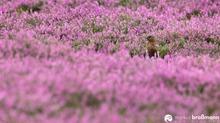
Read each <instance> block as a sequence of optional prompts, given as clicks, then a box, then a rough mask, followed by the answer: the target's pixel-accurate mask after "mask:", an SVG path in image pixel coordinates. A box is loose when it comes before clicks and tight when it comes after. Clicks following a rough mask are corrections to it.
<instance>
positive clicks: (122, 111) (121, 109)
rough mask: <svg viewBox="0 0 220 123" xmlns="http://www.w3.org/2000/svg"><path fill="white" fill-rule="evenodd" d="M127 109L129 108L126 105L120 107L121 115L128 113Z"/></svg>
mask: <svg viewBox="0 0 220 123" xmlns="http://www.w3.org/2000/svg"><path fill="white" fill-rule="evenodd" d="M126 111H127V109H126V108H124V107H122V108H119V109H118V113H119V114H120V115H124V114H125V113H126Z"/></svg>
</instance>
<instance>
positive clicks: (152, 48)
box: [147, 36, 158, 58]
mask: <svg viewBox="0 0 220 123" xmlns="http://www.w3.org/2000/svg"><path fill="white" fill-rule="evenodd" d="M147 40H148V45H147V51H148V55H149V57H150V58H151V57H155V56H156V57H158V55H157V49H156V45H155V39H154V37H153V36H148V37H147Z"/></svg>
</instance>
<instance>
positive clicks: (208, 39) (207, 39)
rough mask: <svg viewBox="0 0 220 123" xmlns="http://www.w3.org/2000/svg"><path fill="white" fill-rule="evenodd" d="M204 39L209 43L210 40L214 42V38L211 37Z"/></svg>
mask: <svg viewBox="0 0 220 123" xmlns="http://www.w3.org/2000/svg"><path fill="white" fill-rule="evenodd" d="M205 40H206V42H207V43H210V42H211V43H213V44H214V43H215V39H212V38H206V39H205Z"/></svg>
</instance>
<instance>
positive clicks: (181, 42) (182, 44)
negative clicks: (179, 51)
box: [178, 38, 185, 48]
mask: <svg viewBox="0 0 220 123" xmlns="http://www.w3.org/2000/svg"><path fill="white" fill-rule="evenodd" d="M184 44H185V41H184V39H183V38H181V39H180V42H179V46H178V47H179V48H183V46H184Z"/></svg>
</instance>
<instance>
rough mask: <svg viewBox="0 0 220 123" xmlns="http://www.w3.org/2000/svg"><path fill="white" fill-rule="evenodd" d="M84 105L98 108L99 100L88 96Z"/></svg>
mask: <svg viewBox="0 0 220 123" xmlns="http://www.w3.org/2000/svg"><path fill="white" fill-rule="evenodd" d="M86 105H87V106H89V107H92V108H99V106H100V105H101V100H99V99H97V97H96V96H94V95H89V96H88V98H87V101H86Z"/></svg>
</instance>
